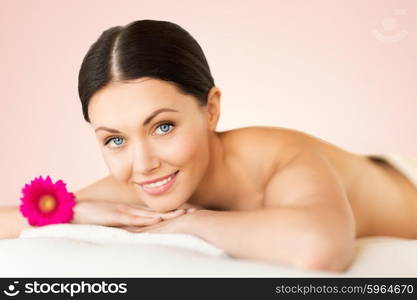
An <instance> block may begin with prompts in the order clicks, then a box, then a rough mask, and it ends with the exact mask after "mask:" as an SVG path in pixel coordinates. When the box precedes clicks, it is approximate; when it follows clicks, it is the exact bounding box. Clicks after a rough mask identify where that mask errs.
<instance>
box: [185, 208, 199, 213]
mask: <svg viewBox="0 0 417 300" xmlns="http://www.w3.org/2000/svg"><path fill="white" fill-rule="evenodd" d="M196 210H197V208H195V207H191V208H188V209H187V213H192V212H195V211H196Z"/></svg>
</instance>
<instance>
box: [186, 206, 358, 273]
mask: <svg viewBox="0 0 417 300" xmlns="http://www.w3.org/2000/svg"><path fill="white" fill-rule="evenodd" d="M194 214H195V215H194V216H193V220H192V223H191V224H190V226H189V229H188V230H189V231H190V233H192V234H195V235H197V236H199V237H201V238H202V239H204V240H206V241H208V242H210V243H211V244H213V245H215V246H217V247H219V248H221V249H224V250H225V251H226V252H227V253H228V254H229V255H231V256H234V257H236V258H247V259H257V260H263V261H269V262H274V263H282V264H289V265H293V266H299V267H303V268H306V267H307V268H310V266H311V268H314V269H328V270H332V271H340V270H344V268H345V267H346V266H347V264H348V261H350V258H351V255H352V252H351V251H350V250H349V249H348V247H345V250H343V251H340V253H339V254H340V256H339V257H338V258H337V259H335V261H334V262H331V261H330V262H329V263H330V264H333V265H328V266H326V265H325V264H324V263H322V262H323V257H324V255H326V254H327V253H324V252H325V251H321V250H324V249H326V248H325V247H322V248H320V247H319V245H320V238H318V237H319V236H320V235H319V234H318V232H319V231H320V228H319V227H318V226H317V220H314V219H312V217H311V216H310V214H309V212H308V211H303V210H301V209H293V208H277V209H275V208H273V209H258V210H251V211H214V210H200V211H196V212H195V213H194ZM323 222H324V223H325V222H326V221H325V220H323ZM337 226H338V225H337V224H332V225H330V226H329V227H333V228H334V227H337ZM321 227H322V228H323V227H324V226H321ZM331 230H332V229H330V230H329V233H331ZM333 231H334V230H333ZM331 239H334V243H335V244H338V245H339V246H336V247H339V248H341V249H343V248H344V246H353V243H352V245H351V244H349V243H348V242H346V241H350V240H349V237H344V236H342V235H341V236H340V238H339V237H337V236H336V235H333V236H332V238H329V241H331ZM337 239H340V240H339V241H338V240H337ZM322 244H323V243H322ZM352 248H353V247H352ZM344 251H345V252H344ZM344 253H345V254H344ZM343 256H345V257H343ZM314 261H316V262H317V264H316V263H315V262H314ZM320 264H321V265H320ZM316 266H317V267H316Z"/></svg>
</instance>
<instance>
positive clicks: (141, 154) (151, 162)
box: [132, 142, 159, 174]
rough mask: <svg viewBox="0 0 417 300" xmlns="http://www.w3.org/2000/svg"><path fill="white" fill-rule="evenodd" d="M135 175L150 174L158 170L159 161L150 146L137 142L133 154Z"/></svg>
mask: <svg viewBox="0 0 417 300" xmlns="http://www.w3.org/2000/svg"><path fill="white" fill-rule="evenodd" d="M132 156H133V157H132V168H133V170H132V171H133V173H140V174H148V173H151V172H152V170H154V169H155V168H158V166H159V160H158V159H157V157H156V154H155V151H153V149H152V147H151V146H150V145H149V144H145V143H141V142H137V143H136V144H135V146H134V147H133V153H132Z"/></svg>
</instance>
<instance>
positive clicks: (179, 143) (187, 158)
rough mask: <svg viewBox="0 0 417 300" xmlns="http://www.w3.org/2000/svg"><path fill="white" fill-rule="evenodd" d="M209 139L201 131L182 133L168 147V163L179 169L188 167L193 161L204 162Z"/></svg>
mask: <svg viewBox="0 0 417 300" xmlns="http://www.w3.org/2000/svg"><path fill="white" fill-rule="evenodd" d="M207 150H208V146H207V137H206V136H205V135H204V132H203V134H202V132H201V131H197V130H189V131H187V132H184V131H183V132H181V134H178V135H177V136H176V137H175V138H173V139H172V142H171V143H170V145H169V146H168V147H166V155H165V157H166V158H167V161H169V162H171V163H172V164H173V165H176V166H178V167H181V166H183V167H186V166H187V165H188V164H189V163H190V162H191V161H194V162H195V161H197V162H198V161H200V160H201V161H203V160H204V159H203V158H204V157H205V156H206V155H207Z"/></svg>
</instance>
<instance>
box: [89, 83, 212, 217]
mask: <svg viewBox="0 0 417 300" xmlns="http://www.w3.org/2000/svg"><path fill="white" fill-rule="evenodd" d="M88 109H89V117H90V121H91V125H92V126H93V127H94V129H95V133H96V136H97V139H98V142H99V145H100V148H101V151H102V155H103V157H104V160H105V163H106V165H107V167H108V168H109V170H110V173H111V175H112V176H113V177H114V178H115V179H117V180H118V181H120V182H123V183H127V184H131V185H133V186H134V187H135V190H136V191H137V193H138V199H141V200H142V201H143V202H144V203H145V204H146V205H147V206H149V207H150V208H152V209H154V210H156V211H160V212H165V211H169V210H173V209H176V208H178V207H180V206H181V205H182V204H184V203H185V202H187V200H188V199H189V198H190V196H191V195H192V194H193V192H194V191H195V190H196V188H197V186H198V185H199V183H200V181H201V179H202V178H203V177H204V175H205V172H206V170H207V168H208V164H209V138H210V134H209V133H210V131H212V130H213V129H215V124H213V122H216V121H211V120H212V119H213V118H212V117H210V113H208V112H207V106H205V107H199V106H198V104H197V101H196V100H195V98H193V97H192V96H189V95H184V94H182V93H180V92H179V91H178V90H177V89H176V88H175V86H174V85H172V84H170V83H169V82H166V81H163V80H158V79H153V78H144V77H143V78H140V79H137V80H131V81H129V83H126V82H124V83H121V82H118V83H111V84H110V85H107V86H106V87H104V88H102V89H101V90H99V91H98V92H97V93H95V94H94V95H93V97H92V98H91V101H90V104H89V108H88ZM161 109H167V110H165V111H162V110H161ZM158 110H161V111H160V112H159V113H155V112H156V111H158ZM214 119H215V118H214ZM176 171H179V172H178V173H177V174H176V175H175V177H174V179H171V182H168V185H170V186H169V188H168V189H167V190H165V191H164V192H162V193H158V194H155V187H154V188H152V187H148V188H149V189H151V192H147V191H146V190H145V189H146V188H143V187H142V185H139V184H137V183H141V182H144V181H149V180H154V179H158V178H161V177H166V176H168V175H170V174H173V173H175V172H176ZM163 188H164V187H162V188H161V187H160V188H159V189H163ZM152 191H154V192H153V193H152ZM156 192H157V191H156Z"/></svg>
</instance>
